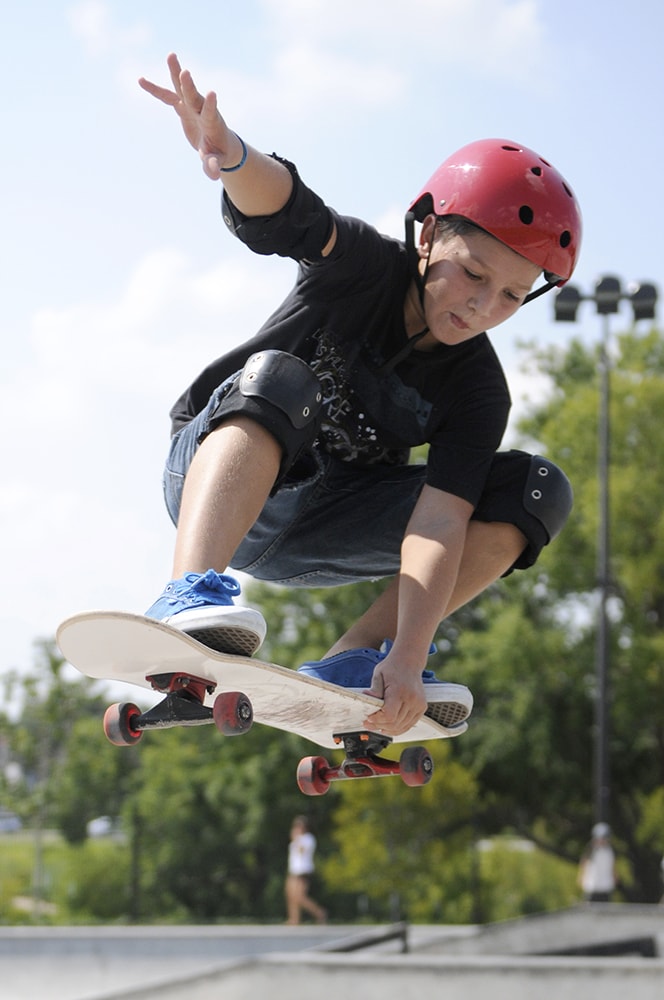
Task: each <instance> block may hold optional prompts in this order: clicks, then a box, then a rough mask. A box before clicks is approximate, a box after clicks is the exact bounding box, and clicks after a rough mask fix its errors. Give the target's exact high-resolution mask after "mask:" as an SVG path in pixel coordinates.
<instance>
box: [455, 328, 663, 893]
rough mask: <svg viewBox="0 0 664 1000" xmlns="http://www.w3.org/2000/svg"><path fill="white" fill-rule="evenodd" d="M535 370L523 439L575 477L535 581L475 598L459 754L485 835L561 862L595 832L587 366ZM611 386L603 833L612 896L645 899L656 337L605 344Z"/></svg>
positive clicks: (594, 488)
mask: <svg viewBox="0 0 664 1000" xmlns="http://www.w3.org/2000/svg"><path fill="white" fill-rule="evenodd" d="M535 359H536V363H537V364H538V366H539V368H540V370H542V371H544V372H546V373H547V374H548V375H549V376H550V378H551V381H552V386H553V391H552V393H551V394H550V395H549V396H547V398H546V399H545V400H544V401H543V402H541V403H540V404H538V406H537V407H536V408H535V409H534V410H533V412H532V414H530V416H529V417H528V419H526V420H524V421H522V424H521V428H520V429H521V431H522V433H523V434H524V436H525V437H526V438H527V439H530V440H535V441H540V442H547V445H548V447H547V450H546V451H547V454H548V455H549V457H551V458H552V459H553V460H554V461H557V462H559V463H560V464H561V465H562V466H563V467H564V468H565V470H566V471H567V473H568V475H569V476H570V478H571V480H572V483H573V485H574V491H575V507H574V511H573V513H572V516H571V518H570V521H569V523H568V525H567V527H566V528H565V530H564V531H563V533H562V535H561V536H560V538H559V539H557V540H556V542H555V544H554V545H553V546H552V547H551V549H550V550H548V551H546V553H545V554H544V556H543V557H542V560H541V562H540V563H539V564H538V567H537V569H536V571H535V572H534V573H531V574H528V575H527V576H526V577H523V578H522V579H520V580H516V579H513V580H509V581H508V582H507V584H505V585H503V589H502V595H501V596H499V597H496V596H495V595H488V596H487V597H485V598H484V599H483V600H482V601H481V602H480V606H481V608H482V609H483V610H484V612H485V614H486V627H485V628H484V629H483V630H475V631H474V632H467V631H466V632H464V633H463V635H462V637H461V639H460V641H459V644H458V647H457V650H456V652H457V656H458V657H459V662H462V663H463V668H462V669H463V670H464V671H467V673H465V674H464V676H465V677H466V678H467V682H468V683H469V684H470V686H471V688H472V689H473V690H474V692H475V695H476V699H477V705H478V707H477V711H476V713H475V726H474V728H473V732H472V734H471V735H470V738H468V739H464V743H463V748H462V755H463V759H465V760H467V762H469V763H470V762H471V761H474V762H475V766H476V767H477V768H478V771H477V774H478V778H479V781H480V783H481V785H482V787H484V788H486V789H487V790H488V791H489V792H490V793H491V794H492V795H493V796H494V800H493V804H492V808H493V813H494V823H495V824H496V826H497V825H500V822H501V815H502V818H503V820H505V821H506V820H507V818H508V817H510V816H511V817H512V821H513V822H515V825H518V826H519V828H520V829H521V830H522V831H523V832H524V833H527V834H528V835H529V836H532V837H536V836H539V838H540V840H542V841H543V842H544V843H545V845H546V846H547V847H548V848H549V849H550V850H552V851H555V852H559V853H561V854H562V855H564V856H568V857H572V855H573V854H575V853H576V854H577V855H578V853H579V852H580V850H581V848H582V845H583V843H584V841H585V840H586V839H587V836H588V830H589V828H590V826H591V823H592V801H593V794H592V787H591V758H592V752H593V742H594V734H593V699H594V696H595V675H594V630H595V612H594V606H595V605H594V589H595V561H596V544H597V534H598V531H597V528H598V511H599V502H598V501H599V492H598V491H599V488H600V485H599V483H598V478H597V441H598V433H597V421H598V385H597V377H596V358H595V352H594V351H593V350H587V349H585V348H584V347H583V346H582V345H581V344H579V343H577V342H575V343H573V344H572V345H571V346H570V348H569V349H568V350H567V351H566V352H560V351H555V350H550V351H547V352H544V353H536V354H535ZM611 385H612V394H611V480H610V481H611V489H610V507H611V533H610V535H611V552H612V591H613V597H612V600H611V608H610V610H611V642H610V686H611V693H612V700H611V713H610V716H611V743H610V757H611V775H612V795H611V805H612V816H611V823H612V827H613V829H614V833H615V835H616V839H617V845H618V847H619V850H620V851H621V853H622V854H623V855H624V857H625V858H626V860H627V861H628V862H629V872H630V874H629V876H628V877H627V879H626V881H625V885H624V887H623V888H624V892H625V895H626V896H627V898H632V899H640V900H644V901H646V900H649V901H652V900H654V899H656V898H658V895H659V893H660V892H661V886H660V882H659V877H658V871H657V869H658V862H659V851H660V850H661V848H660V847H659V846H658V844H659V843H661V839H658V838H656V837H655V836H654V835H653V831H652V827H653V824H652V822H651V823H649V824H644V823H643V822H642V818H643V809H644V805H645V804H646V803H650V806H651V808H652V809H654V808H655V805H654V803H657V802H658V801H659V799H658V790H659V789H660V788H661V787H662V785H663V784H664V718H663V716H662V712H661V705H662V704H663V703H664V659H663V658H662V652H663V638H664V632H663V623H664V617H663V616H664V571H663V567H664V530H663V528H664V521H663V516H662V509H661V496H662V494H663V491H664V467H663V466H662V464H661V463H660V462H658V461H657V460H656V458H655V456H658V455H660V454H661V452H662V446H663V445H662V431H661V426H660V423H659V421H658V420H657V419H656V418H655V415H656V414H658V413H660V412H662V408H663V407H664V344H663V342H662V337H661V335H660V334H659V333H658V332H657V331H654V330H653V331H650V332H649V333H648V334H647V335H645V336H640V335H638V334H636V333H635V332H633V331H632V332H628V333H625V334H623V335H622V336H621V337H620V338H619V339H618V341H617V345H616V352H615V356H614V358H613V372H612V379H611ZM504 602H506V603H504ZM519 762H521V763H520V764H519Z"/></svg>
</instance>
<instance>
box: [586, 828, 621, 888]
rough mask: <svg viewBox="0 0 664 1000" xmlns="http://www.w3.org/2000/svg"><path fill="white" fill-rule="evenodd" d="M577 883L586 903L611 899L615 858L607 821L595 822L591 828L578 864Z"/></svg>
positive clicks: (614, 877)
mask: <svg viewBox="0 0 664 1000" xmlns="http://www.w3.org/2000/svg"><path fill="white" fill-rule="evenodd" d="M579 884H580V886H581V888H582V889H583V895H584V897H585V899H586V901H587V902H588V903H608V902H609V900H610V899H611V896H612V894H613V891H614V889H615V887H616V859H615V854H614V852H613V847H612V846H611V829H610V827H609V825H608V824H607V823H596V824H595V826H594V827H593V829H592V839H591V841H590V844H589V845H588V847H587V848H586V850H585V851H584V853H583V856H582V858H581V863H580V865H579Z"/></svg>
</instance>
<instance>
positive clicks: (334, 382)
mask: <svg viewBox="0 0 664 1000" xmlns="http://www.w3.org/2000/svg"><path fill="white" fill-rule="evenodd" d="M309 365H310V367H311V368H312V370H313V371H314V372H315V373H316V375H317V376H318V379H319V381H320V383H321V386H322V391H323V410H324V417H323V422H322V425H321V429H320V432H319V440H320V442H321V443H322V445H323V447H324V448H325V450H326V451H327V452H328V453H329V454H331V455H334V456H335V458H338V459H340V460H341V461H343V462H358V463H361V464H363V465H375V464H381V465H404V464H406V463H407V462H408V453H409V447H407V446H405V444H404V443H403V442H404V441H405V440H408V437H407V436H406V435H403V434H402V433H401V432H402V431H403V430H404V422H403V419H400V420H399V424H398V428H395V431H394V434H393V435H390V434H389V433H386V432H385V428H383V429H382V431H381V430H379V429H378V428H377V420H376V419H375V417H372V416H371V415H370V414H369V413H368V407H367V404H366V401H364V400H362V399H360V397H359V395H358V393H357V391H356V390H355V389H354V388H353V385H352V382H353V381H355V382H356V383H357V382H358V381H359V383H360V384H361V385H362V386H363V388H364V390H365V391H367V392H371V395H372V396H373V399H372V410H373V411H374V412H375V413H376V414H378V415H380V414H381V412H386V413H390V411H391V413H390V415H391V418H392V420H394V402H395V399H394V394H393V393H394V388H393V387H392V391H391V392H390V395H391V397H392V398H391V401H390V403H389V404H388V407H387V408H386V407H385V400H384V399H383V397H384V396H385V394H386V392H387V391H388V386H387V385H386V384H383V385H380V384H378V383H377V382H376V378H375V369H374V371H373V372H372V373H371V374H369V373H368V372H367V373H366V375H365V376H364V377H363V374H362V368H363V362H362V360H361V359H360V358H359V357H358V358H357V359H355V363H354V364H352V363H351V365H349V361H348V358H347V356H346V354H345V353H342V351H340V350H339V348H338V347H337V345H336V344H335V342H334V340H333V338H332V337H331V336H330V335H329V334H328V333H327V332H326V331H324V330H319V331H318V333H317V338H316V348H315V352H314V355H313V357H312V358H311V359H310V361H309ZM393 380H394V376H392V377H391V379H390V381H393ZM402 389H403V387H402ZM412 391H413V390H410V392H412ZM417 395H418V402H419V403H420V405H419V406H418V405H415V406H413V405H412V401H409V403H410V405H408V406H407V407H405V408H404V409H405V411H406V413H407V416H408V417H409V418H410V419H411V420H412V418H413V417H414V418H415V421H416V424H417V427H416V428H414V430H415V438H413V440H412V443H413V444H417V443H420V442H421V441H422V440H423V438H422V437H419V435H418V434H417V430H421V424H420V420H421V419H422V418H423V416H424V415H423V414H422V412H421V399H420V398H419V394H417ZM403 402H405V400H403ZM418 418H419V419H418ZM390 436H393V437H394V445H392V444H390V443H388V441H387V440H386V439H387V438H389V437H390ZM397 442H398V443H397Z"/></svg>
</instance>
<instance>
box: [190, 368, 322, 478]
mask: <svg viewBox="0 0 664 1000" xmlns="http://www.w3.org/2000/svg"><path fill="white" fill-rule="evenodd" d="M322 402H323V394H322V391H321V384H320V382H319V380H318V378H317V377H316V375H314V373H313V372H312V370H311V368H310V367H309V365H307V364H306V363H305V362H304V361H302V360H301V359H300V358H297V357H295V355H293V354H287V353H286V352H285V351H260V352H258V353H257V354H252V355H251V357H250V358H249V359H248V360H247V362H246V364H245V366H244V368H243V369H242V371H241V372H240V373H239V375H238V377H237V378H236V379H235V380H234V381H233V382H232V383H231V385H230V386H229V389H228V391H227V392H226V393H225V394H224V396H223V397H222V399H220V401H219V404H218V405H217V407H216V409H215V410H214V412H213V413H212V414H211V415H210V423H209V429H210V430H214V428H215V427H218V426H219V424H221V423H223V422H224V421H225V420H227V419H228V418H229V417H232V416H238V415H243V416H247V417H250V418H251V419H252V420H255V421H256V423H258V424H260V425H261V426H262V427H265V429H266V430H268V431H269V432H270V433H271V434H272V435H273V437H275V438H276V439H277V441H278V442H279V444H280V445H281V448H282V450H283V453H284V454H283V458H282V462H281V467H280V470H279V478H278V480H277V485H278V484H279V483H280V482H281V480H282V479H283V477H284V476H285V475H286V473H287V472H288V470H289V469H290V468H291V466H292V465H293V464H294V462H295V461H296V460H297V458H298V457H299V456H300V455H301V454H302V452H303V451H304V450H305V449H306V448H308V447H310V446H311V445H312V444H313V442H314V440H315V438H316V436H317V434H318V429H319V427H320V421H321V416H322V413H321V409H322Z"/></svg>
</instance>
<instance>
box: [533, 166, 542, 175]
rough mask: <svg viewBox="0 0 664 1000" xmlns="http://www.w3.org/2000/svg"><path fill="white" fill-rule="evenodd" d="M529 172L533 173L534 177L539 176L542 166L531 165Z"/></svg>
mask: <svg viewBox="0 0 664 1000" xmlns="http://www.w3.org/2000/svg"><path fill="white" fill-rule="evenodd" d="M530 172H531V174H535V176H536V177H541V176H542V168H541V167H531V168H530Z"/></svg>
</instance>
